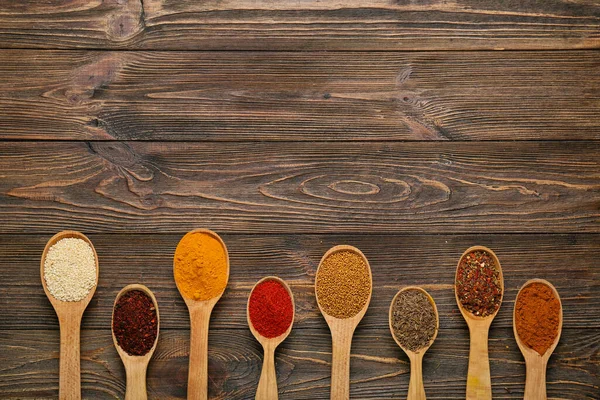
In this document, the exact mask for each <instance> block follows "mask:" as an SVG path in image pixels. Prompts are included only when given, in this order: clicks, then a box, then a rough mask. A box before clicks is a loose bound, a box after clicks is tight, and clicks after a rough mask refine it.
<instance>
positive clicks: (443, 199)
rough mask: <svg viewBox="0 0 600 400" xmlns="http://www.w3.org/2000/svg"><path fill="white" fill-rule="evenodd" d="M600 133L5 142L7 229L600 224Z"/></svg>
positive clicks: (542, 228)
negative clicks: (474, 139)
mask: <svg viewBox="0 0 600 400" xmlns="http://www.w3.org/2000/svg"><path fill="white" fill-rule="evenodd" d="M599 165H600V142H567V143H563V142H513V143H506V142H486V143H479V144H477V145H469V144H464V143H458V142H438V143H427V142H410V143H322V144H319V145H318V146H315V145H314V144H312V143H303V142H292V143H289V142H288V143H251V142H250V143H245V142H242V143H148V142H93V143H84V142H34V143H32V142H4V143H0V171H2V179H1V180H0V219H1V220H2V221H3V223H2V226H1V227H0V233H24V232H30V231H32V230H33V231H36V232H38V233H41V232H48V233H50V232H55V231H57V230H61V229H65V228H74V229H77V230H83V231H86V232H131V231H136V232H182V231H187V230H191V229H193V228H195V227H197V226H206V227H211V228H213V229H215V230H217V231H220V232H239V233H249V232H256V233H264V232H268V233H282V232H283V233H300V232H305V233H325V232H327V233H336V232H337V233H341V232H354V233H361V234H364V233H392V232H396V233H400V232H403V233H406V232H414V233H445V232H447V231H448V230H449V229H452V231H453V232H454V233H493V232H497V233H501V232H554V233H560V232H564V233H568V232H590V233H598V232H600V208H599V207H598V204H600V176H599V175H598V169H599V168H598V167H599Z"/></svg>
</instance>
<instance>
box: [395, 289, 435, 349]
mask: <svg viewBox="0 0 600 400" xmlns="http://www.w3.org/2000/svg"><path fill="white" fill-rule="evenodd" d="M433 307H434V306H433V304H431V302H430V301H429V298H428V297H427V296H426V295H425V294H424V293H423V292H421V291H420V290H417V289H408V290H404V291H402V292H401V293H400V294H398V296H396V298H395V300H394V301H393V303H392V332H393V334H394V337H395V338H396V340H397V341H398V342H399V343H400V345H402V347H404V348H405V349H407V350H410V351H415V352H416V351H418V350H420V349H422V348H423V347H426V346H427V345H429V343H430V342H431V340H432V339H433V337H434V336H435V332H436V330H437V319H436V316H435V309H434V308H433Z"/></svg>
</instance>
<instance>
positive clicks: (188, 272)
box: [173, 232, 228, 300]
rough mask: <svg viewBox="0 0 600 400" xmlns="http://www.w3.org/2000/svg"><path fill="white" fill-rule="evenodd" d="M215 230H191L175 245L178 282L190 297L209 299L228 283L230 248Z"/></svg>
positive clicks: (175, 267) (179, 286)
mask: <svg viewBox="0 0 600 400" xmlns="http://www.w3.org/2000/svg"><path fill="white" fill-rule="evenodd" d="M211 233H212V232H210V233H209V232H189V233H187V234H186V235H185V236H184V237H183V238H181V241H180V242H179V244H178V245H177V249H175V258H174V261H173V272H174V274H175V282H177V287H178V288H179V291H180V292H181V294H182V295H183V296H184V297H186V298H189V299H194V300H209V299H212V298H214V297H217V296H219V295H220V294H221V293H222V292H223V290H225V286H227V278H228V265H227V264H228V262H227V250H226V249H225V247H224V246H223V244H222V243H221V241H220V240H219V239H218V238H217V237H215V236H216V234H211ZM213 235H214V236H213Z"/></svg>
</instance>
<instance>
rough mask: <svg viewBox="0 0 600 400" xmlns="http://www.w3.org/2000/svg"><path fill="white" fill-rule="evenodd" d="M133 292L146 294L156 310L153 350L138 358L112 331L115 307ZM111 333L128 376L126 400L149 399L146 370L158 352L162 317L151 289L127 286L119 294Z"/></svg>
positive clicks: (141, 286)
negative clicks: (123, 345) (125, 348)
mask: <svg viewBox="0 0 600 400" xmlns="http://www.w3.org/2000/svg"><path fill="white" fill-rule="evenodd" d="M132 290H139V291H141V292H144V293H145V294H146V295H148V297H150V298H151V299H152V303H153V304H154V309H155V310H156V338H155V339H154V345H153V346H152V348H151V349H150V350H149V351H148V352H147V353H146V354H144V355H141V356H136V355H131V354H128V353H127V352H126V351H125V350H123V348H121V346H120V345H119V343H118V342H117V338H116V336H115V331H114V329H112V327H113V326H114V325H113V323H114V316H115V307H116V305H117V302H118V301H119V299H120V298H121V296H123V295H124V294H125V293H127V292H130V291H132ZM110 326H111V333H112V338H113V343H114V345H115V348H116V349H117V353H119V357H121V361H123V366H124V367H125V374H126V376H127V386H126V390H125V400H145V399H147V398H148V395H147V391H146V370H147V369H148V363H149V362H150V359H151V358H152V355H153V354H154V350H156V345H157V344H158V335H159V333H160V315H159V313H158V303H157V301H156V297H155V296H154V293H152V291H151V290H150V289H148V288H147V287H146V286H144V285H137V284H134V285H128V286H125V287H124V288H123V289H121V291H120V292H119V293H118V294H117V297H116V298H115V303H114V305H113V313H112V319H111V324H110Z"/></svg>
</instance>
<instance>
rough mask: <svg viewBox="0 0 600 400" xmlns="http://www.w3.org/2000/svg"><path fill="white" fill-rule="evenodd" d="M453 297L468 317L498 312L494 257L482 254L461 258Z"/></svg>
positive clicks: (497, 274) (498, 287) (498, 278)
mask: <svg viewBox="0 0 600 400" xmlns="http://www.w3.org/2000/svg"><path fill="white" fill-rule="evenodd" d="M456 295H457V297H458V300H459V301H460V303H461V304H462V306H463V307H464V308H465V309H466V310H467V311H468V312H470V313H471V314H473V315H476V316H479V317H487V316H488V315H492V314H494V313H495V312H496V311H497V310H498V309H499V308H500V302H501V301H502V283H501V276H500V270H499V269H498V266H497V265H496V260H495V259H494V257H493V256H492V255H491V254H490V253H489V252H487V251H485V250H475V251H472V252H469V253H468V254H465V255H464V256H463V257H462V258H461V260H460V263H459V265H458V268H457V270H456Z"/></svg>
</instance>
